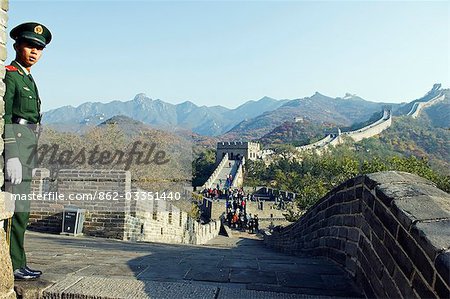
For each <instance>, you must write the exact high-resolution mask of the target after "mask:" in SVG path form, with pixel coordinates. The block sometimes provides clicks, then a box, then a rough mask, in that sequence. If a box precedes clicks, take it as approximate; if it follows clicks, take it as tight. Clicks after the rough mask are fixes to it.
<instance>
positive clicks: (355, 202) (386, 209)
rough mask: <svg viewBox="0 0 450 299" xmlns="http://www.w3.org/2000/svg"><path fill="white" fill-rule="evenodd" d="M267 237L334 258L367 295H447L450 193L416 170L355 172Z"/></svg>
mask: <svg viewBox="0 0 450 299" xmlns="http://www.w3.org/2000/svg"><path fill="white" fill-rule="evenodd" d="M265 242H266V244H267V245H268V246H270V247H273V248H276V249H279V250H281V251H284V252H287V253H290V254H305V253H306V254H311V255H318V256H325V257H328V258H330V259H332V260H334V261H336V262H337V263H339V264H340V265H342V266H343V267H344V268H345V269H346V270H347V271H348V273H349V275H350V276H352V277H353V278H354V279H355V281H356V282H357V283H358V284H359V285H360V286H361V287H362V288H363V289H364V290H365V293H366V295H367V296H368V297H378V298H449V297H450V280H449V277H450V195H449V194H448V193H446V192H444V191H442V190H440V189H438V188H436V187H435V186H434V184H433V183H431V182H430V181H428V180H425V179H423V178H421V177H418V176H416V175H412V174H409V173H405V172H396V171H388V172H379V173H374V174H370V175H365V176H359V177H356V178H354V179H351V180H349V181H347V182H345V183H343V184H341V185H340V186H338V187H336V188H335V189H334V190H332V191H331V192H329V193H328V194H327V195H326V196H325V197H324V198H322V199H321V200H319V201H318V202H317V203H316V204H315V205H314V206H313V207H312V208H310V209H309V210H308V211H307V212H306V214H304V215H303V216H302V217H301V218H300V220H299V221H297V222H295V223H293V224H292V225H290V226H287V227H284V228H279V229H276V230H274V231H273V232H272V233H267V234H266V236H265Z"/></svg>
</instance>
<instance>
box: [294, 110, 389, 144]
mask: <svg viewBox="0 0 450 299" xmlns="http://www.w3.org/2000/svg"><path fill="white" fill-rule="evenodd" d="M391 124H392V113H391V111H390V110H387V109H385V110H384V111H383V116H382V117H381V118H380V119H378V120H377V121H376V122H374V123H372V124H370V125H367V126H365V127H363V128H361V129H358V130H354V131H348V132H342V133H341V132H340V130H338V133H337V134H328V135H327V136H325V137H324V138H323V139H321V140H319V141H317V142H314V143H311V144H307V145H303V146H298V147H296V149H297V150H298V151H300V152H303V151H309V150H316V151H318V152H320V151H322V150H324V149H326V148H328V147H329V146H336V145H338V144H341V143H342V142H343V140H342V136H348V137H350V138H351V139H353V140H354V141H356V142H357V141H361V140H363V139H364V138H370V137H373V136H376V135H378V134H380V133H381V132H383V131H384V130H386V129H387V128H389V127H390V126H391Z"/></svg>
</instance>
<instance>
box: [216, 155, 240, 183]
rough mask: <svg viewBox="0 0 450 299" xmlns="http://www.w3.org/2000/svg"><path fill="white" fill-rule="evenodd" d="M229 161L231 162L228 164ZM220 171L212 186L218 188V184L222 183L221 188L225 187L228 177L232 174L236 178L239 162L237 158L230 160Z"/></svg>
mask: <svg viewBox="0 0 450 299" xmlns="http://www.w3.org/2000/svg"><path fill="white" fill-rule="evenodd" d="M228 163H229V164H228ZM228 163H227V164H226V165H225V166H224V167H223V168H222V170H221V171H220V172H219V175H218V176H217V179H216V180H215V181H214V183H213V184H212V185H211V188H216V186H217V184H219V185H220V189H223V188H224V187H225V184H226V180H227V177H228V176H229V175H230V174H231V175H232V177H233V178H234V176H235V174H236V171H237V166H238V163H237V161H235V160H230V161H229V162H228ZM229 165H231V167H230V166H229Z"/></svg>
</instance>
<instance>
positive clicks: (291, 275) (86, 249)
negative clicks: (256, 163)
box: [16, 232, 361, 299]
mask: <svg viewBox="0 0 450 299" xmlns="http://www.w3.org/2000/svg"><path fill="white" fill-rule="evenodd" d="M26 240H27V243H26V246H27V252H28V259H29V263H30V265H31V266H33V267H35V268H38V269H41V270H43V271H44V274H43V275H42V277H41V279H40V280H37V281H34V282H27V283H24V282H19V283H17V282H16V288H17V290H18V291H19V293H22V294H23V295H24V296H23V297H24V298H36V297H37V296H36V295H35V293H36V292H40V293H41V294H42V295H41V296H42V297H43V298H63V294H64V298H94V297H95V298H97V299H99V298H133V299H134V298H214V299H216V298H233V299H235V298H328V297H327V296H334V297H361V294H360V293H359V292H358V290H357V288H356V287H355V286H354V284H353V282H352V281H351V280H350V279H349V278H348V277H347V276H346V274H345V272H344V271H343V270H342V269H340V268H339V267H338V266H336V265H335V264H333V263H332V262H329V261H327V260H326V259H322V258H310V257H293V256H289V255H284V254H282V253H279V252H274V251H272V250H270V249H268V248H266V247H265V246H264V244H263V242H262V241H261V240H260V239H258V238H257V237H256V236H255V235H248V234H245V233H235V234H234V236H233V237H232V238H227V237H222V236H219V237H217V238H215V239H214V240H212V241H210V242H209V244H207V245H206V246H189V245H167V244H157V243H130V242H123V241H115V240H105V239H98V238H90V237H89V238H88V237H68V236H59V235H48V234H39V233H34V232H27V236H26ZM27 292H28V293H27Z"/></svg>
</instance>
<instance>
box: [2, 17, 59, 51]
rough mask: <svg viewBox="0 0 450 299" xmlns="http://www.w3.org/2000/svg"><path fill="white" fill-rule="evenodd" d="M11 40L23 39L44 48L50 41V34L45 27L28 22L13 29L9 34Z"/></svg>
mask: <svg viewBox="0 0 450 299" xmlns="http://www.w3.org/2000/svg"><path fill="white" fill-rule="evenodd" d="M9 35H10V36H11V38H12V39H13V40H20V39H25V40H28V41H31V42H33V43H35V44H37V45H39V46H42V47H45V46H46V45H48V44H49V43H50V41H51V40H52V34H51V32H50V30H48V28H47V27H45V26H44V25H42V24H39V23H35V22H28V23H23V24H20V25H18V26H16V27H14V28H13V29H12V30H11V32H10V33H9Z"/></svg>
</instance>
